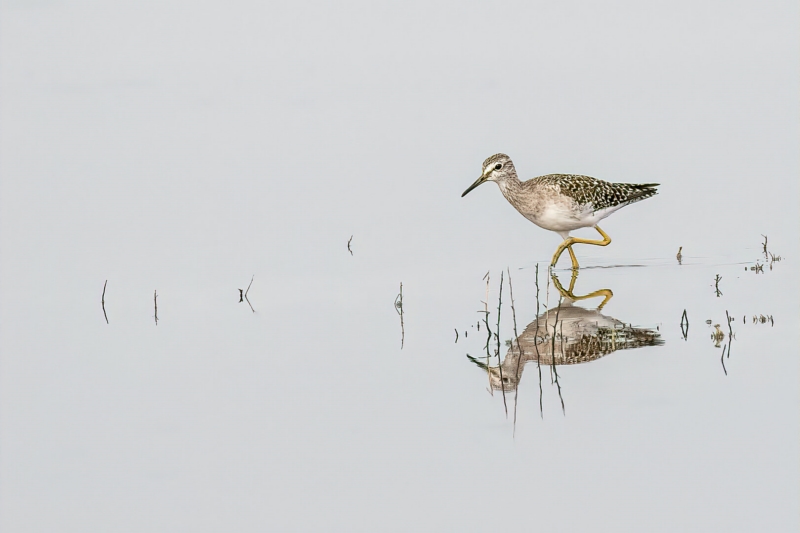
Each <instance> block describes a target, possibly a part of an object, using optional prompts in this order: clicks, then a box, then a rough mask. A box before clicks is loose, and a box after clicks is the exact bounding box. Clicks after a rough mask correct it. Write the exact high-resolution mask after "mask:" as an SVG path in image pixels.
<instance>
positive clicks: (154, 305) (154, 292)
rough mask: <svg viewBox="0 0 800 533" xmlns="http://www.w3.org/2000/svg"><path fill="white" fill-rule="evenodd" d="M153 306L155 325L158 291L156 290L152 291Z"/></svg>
mask: <svg viewBox="0 0 800 533" xmlns="http://www.w3.org/2000/svg"><path fill="white" fill-rule="evenodd" d="M153 307H155V310H156V314H155V315H154V316H155V319H156V326H157V325H158V291H157V290H155V291H153Z"/></svg>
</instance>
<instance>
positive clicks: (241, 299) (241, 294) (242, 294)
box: [239, 289, 244, 303]
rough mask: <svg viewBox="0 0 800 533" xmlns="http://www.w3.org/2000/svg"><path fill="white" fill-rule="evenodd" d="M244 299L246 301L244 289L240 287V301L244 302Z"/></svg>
mask: <svg viewBox="0 0 800 533" xmlns="http://www.w3.org/2000/svg"><path fill="white" fill-rule="evenodd" d="M243 301H244V291H243V290H242V289H239V303H242V302H243Z"/></svg>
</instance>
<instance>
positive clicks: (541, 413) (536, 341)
mask: <svg viewBox="0 0 800 533" xmlns="http://www.w3.org/2000/svg"><path fill="white" fill-rule="evenodd" d="M533 345H534V346H535V347H536V369H537V370H538V371H539V416H540V417H541V418H542V419H544V409H543V407H542V361H541V357H540V356H539V263H536V333H535V334H534V343H533ZM517 386H518V387H519V385H517Z"/></svg>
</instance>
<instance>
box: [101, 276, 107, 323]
mask: <svg viewBox="0 0 800 533" xmlns="http://www.w3.org/2000/svg"><path fill="white" fill-rule="evenodd" d="M106 285H108V280H106V282H105V283H103V295H102V296H101V297H100V305H102V306H103V316H104V317H105V318H106V324H108V315H107V314H106Z"/></svg>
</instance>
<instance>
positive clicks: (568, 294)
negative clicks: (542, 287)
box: [550, 270, 614, 311]
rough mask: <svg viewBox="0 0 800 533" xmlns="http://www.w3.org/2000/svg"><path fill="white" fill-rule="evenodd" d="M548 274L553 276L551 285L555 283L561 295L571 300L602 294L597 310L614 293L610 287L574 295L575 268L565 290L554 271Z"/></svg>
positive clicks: (576, 275)
mask: <svg viewBox="0 0 800 533" xmlns="http://www.w3.org/2000/svg"><path fill="white" fill-rule="evenodd" d="M550 275H551V277H552V278H553V285H555V287H556V289H557V290H558V292H559V293H560V294H561V296H563V297H564V298H569V299H570V300H572V301H573V302H577V301H579V300H588V299H589V298H595V297H597V296H602V297H603V301H602V302H600V305H598V306H597V310H598V311H599V310H601V309H602V308H603V306H605V305H606V304H607V303H608V301H609V300H610V299H611V298H612V297H613V296H614V293H613V292H611V289H600V290H597V291H594V292H590V293H589V294H586V295H584V296H575V294H573V292H572V290H573V289H574V288H575V280H576V279H577V278H578V271H577V270H573V271H572V279H571V280H570V282H569V289H566V290H565V289H564V287H562V286H561V282H559V281H558V276H556V273H555V272H551V273H550Z"/></svg>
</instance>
